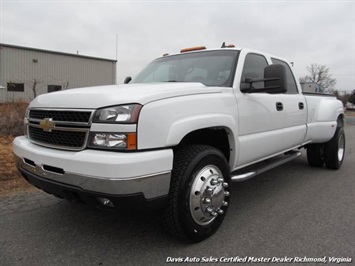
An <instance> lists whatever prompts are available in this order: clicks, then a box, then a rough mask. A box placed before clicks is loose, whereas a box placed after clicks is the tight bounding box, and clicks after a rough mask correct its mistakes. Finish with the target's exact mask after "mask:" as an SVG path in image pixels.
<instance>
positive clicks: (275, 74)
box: [264, 64, 287, 93]
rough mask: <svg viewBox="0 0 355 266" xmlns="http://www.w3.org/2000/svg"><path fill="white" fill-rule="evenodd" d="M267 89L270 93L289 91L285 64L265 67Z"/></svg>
mask: <svg viewBox="0 0 355 266" xmlns="http://www.w3.org/2000/svg"><path fill="white" fill-rule="evenodd" d="M264 82H265V90H266V92H268V93H285V92H287V77H286V68H285V66H283V65H278V64H275V65H269V66H267V67H265V69H264Z"/></svg>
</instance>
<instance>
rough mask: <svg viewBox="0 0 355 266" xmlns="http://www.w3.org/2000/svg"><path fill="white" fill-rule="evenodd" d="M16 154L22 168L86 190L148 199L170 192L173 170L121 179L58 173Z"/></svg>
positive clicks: (17, 163) (42, 176)
mask: <svg viewBox="0 0 355 266" xmlns="http://www.w3.org/2000/svg"><path fill="white" fill-rule="evenodd" d="M14 156H15V159H16V165H17V167H18V168H20V169H23V170H25V171H27V172H30V173H32V174H34V175H36V176H39V177H41V178H45V179H48V180H51V181H55V182H59V183H63V184H67V185H72V186H76V187H79V188H81V189H83V190H86V191H91V192H96V193H104V194H112V195H130V194H134V193H143V194H144V196H145V198H146V199H152V198H156V197H161V196H165V195H168V194H169V188H170V178H171V171H164V172H159V173H154V174H148V175H144V176H137V177H131V178H119V179H113V178H105V177H94V176H86V175H85V176H84V175H80V174H74V173H70V172H65V169H63V170H64V174H58V173H54V172H51V171H47V170H44V169H43V166H42V165H37V164H36V167H34V166H32V165H30V164H27V163H26V162H25V161H24V159H23V158H20V157H18V156H17V155H14Z"/></svg>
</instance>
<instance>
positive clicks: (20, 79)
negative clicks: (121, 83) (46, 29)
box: [0, 45, 116, 103]
mask: <svg viewBox="0 0 355 266" xmlns="http://www.w3.org/2000/svg"><path fill="white" fill-rule="evenodd" d="M35 81H36V82H37V86H36V91H37V95H40V94H43V93H47V92H48V85H59V86H62V89H71V88H80V87H90V86H97V85H109V84H115V83H116V62H115V61H114V60H105V59H96V58H88V57H81V56H76V55H68V54H61V53H54V52H53V53H52V52H46V51H41V50H32V49H26V48H21V47H9V46H6V45H3V46H0V87H1V86H2V87H5V88H0V103H1V102H12V101H18V100H24V101H30V100H32V99H33V98H34V93H33V90H32V87H33V84H34V82H35ZM8 83H24V84H25V88H24V92H13V91H8V89H7V84H8Z"/></svg>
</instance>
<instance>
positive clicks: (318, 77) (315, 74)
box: [300, 63, 337, 92]
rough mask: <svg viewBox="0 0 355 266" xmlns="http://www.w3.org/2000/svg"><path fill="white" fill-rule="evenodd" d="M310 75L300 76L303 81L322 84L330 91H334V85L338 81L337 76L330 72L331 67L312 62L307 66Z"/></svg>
mask: <svg viewBox="0 0 355 266" xmlns="http://www.w3.org/2000/svg"><path fill="white" fill-rule="evenodd" d="M307 70H308V72H309V75H306V76H304V77H301V78H300V82H301V83H305V82H312V83H316V84H318V85H320V86H322V87H323V88H324V89H326V90H327V91H329V92H333V89H334V86H335V84H336V83H337V81H336V79H335V78H332V75H331V74H330V73H329V67H327V66H325V65H319V64H315V63H314V64H311V65H310V66H309V67H307Z"/></svg>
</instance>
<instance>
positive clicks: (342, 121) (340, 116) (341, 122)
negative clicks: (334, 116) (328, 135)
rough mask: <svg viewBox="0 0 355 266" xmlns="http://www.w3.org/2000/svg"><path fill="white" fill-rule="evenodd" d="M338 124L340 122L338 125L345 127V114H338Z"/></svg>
mask: <svg viewBox="0 0 355 266" xmlns="http://www.w3.org/2000/svg"><path fill="white" fill-rule="evenodd" d="M337 124H338V125H337V126H338V127H343V126H344V115H342V114H341V115H339V116H338V120H337Z"/></svg>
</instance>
